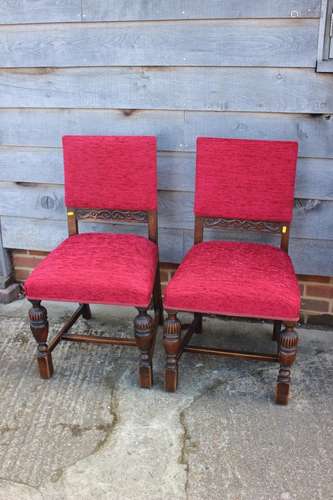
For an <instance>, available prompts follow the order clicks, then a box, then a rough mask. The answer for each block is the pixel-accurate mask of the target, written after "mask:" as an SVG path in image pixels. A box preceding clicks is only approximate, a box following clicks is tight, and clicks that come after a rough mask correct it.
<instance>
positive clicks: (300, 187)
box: [0, 146, 333, 200]
mask: <svg viewBox="0 0 333 500" xmlns="http://www.w3.org/2000/svg"><path fill="white" fill-rule="evenodd" d="M157 166H158V187H159V189H161V190H164V191H190V192H193V191H194V175H195V154H194V153H179V152H178V153H177V152H163V151H162V152H159V153H158V161H157ZM314 179H315V182H314ZM0 181H2V182H6V181H7V182H30V183H42V184H63V182H64V175H63V158H62V150H61V149H56V148H52V149H51V148H29V147H8V146H7V147H6V146H3V147H0ZM296 197H298V198H308V199H318V200H333V159H324V158H299V160H298V166H297V182H296Z"/></svg>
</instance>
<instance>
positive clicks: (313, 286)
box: [12, 250, 333, 325]
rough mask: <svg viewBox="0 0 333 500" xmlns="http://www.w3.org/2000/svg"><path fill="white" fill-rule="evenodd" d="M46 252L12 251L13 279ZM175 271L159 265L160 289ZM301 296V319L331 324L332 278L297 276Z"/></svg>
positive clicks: (25, 272) (173, 266) (25, 273)
mask: <svg viewBox="0 0 333 500" xmlns="http://www.w3.org/2000/svg"><path fill="white" fill-rule="evenodd" d="M46 255H47V252H38V251H34V250H13V251H12V262H13V267H14V272H15V279H16V281H18V282H22V281H24V280H25V279H26V278H27V277H28V276H29V274H30V272H31V271H32V269H34V268H35V267H36V266H37V265H38V264H39V262H41V260H42V259H43V258H44V257H45V256H46ZM176 269H177V265H176V264H168V263H163V264H161V282H162V289H164V287H165V286H166V284H167V283H168V281H169V280H170V278H171V277H172V275H173V274H174V272H175V271H176ZM298 280H299V284H300V289H301V294H302V319H303V321H305V322H309V323H314V324H315V323H318V324H320V323H327V324H331V325H332V324H333V278H329V277H324V276H298Z"/></svg>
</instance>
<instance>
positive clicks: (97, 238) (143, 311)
mask: <svg viewBox="0 0 333 500" xmlns="http://www.w3.org/2000/svg"><path fill="white" fill-rule="evenodd" d="M63 150H64V166H65V203H66V206H67V207H68V209H67V219H68V231H69V237H68V238H67V239H66V240H65V241H63V242H62V243H61V244H60V245H59V246H58V247H57V248H56V249H55V250H53V251H52V252H51V253H50V254H49V255H48V256H47V257H46V258H45V259H44V260H43V261H42V263H41V264H40V265H39V266H38V267H37V268H36V269H35V270H34V271H33V272H32V274H31V275H30V277H29V278H28V279H27V281H26V282H25V293H26V297H27V298H28V299H29V300H30V302H31V303H32V308H31V309H30V312H29V317H30V326H31V331H32V333H33V335H34V337H35V339H36V341H37V343H38V350H37V356H38V365H39V372H40V375H41V377H42V378H49V377H51V376H52V373H53V365H52V357H51V353H52V351H53V349H54V348H55V347H56V345H57V344H58V343H59V341H60V340H72V341H82V342H92V343H96V344H119V345H127V346H137V347H138V348H139V349H140V353H141V355H140V368H139V375H140V385H141V387H150V386H151V385H152V354H153V349H154V343H155V334H156V329H157V325H158V324H159V323H161V322H162V321H163V309H162V300H161V290H160V277H159V265H158V247H157V212H156V210H157V179H156V177H157V174H156V139H155V137H100V136H67V137H64V138H63ZM80 219H83V220H93V221H100V220H102V221H103V222H108V221H110V222H114V221H118V222H119V221H121V222H130V223H147V224H148V238H145V237H143V236H136V235H133V234H111V233H82V234H79V231H78V221H79V220H80ZM41 300H51V301H68V302H78V303H79V304H80V305H79V308H78V309H77V310H76V312H74V314H73V315H72V317H71V318H70V319H69V321H67V323H66V324H65V325H64V326H63V327H62V329H61V330H60V331H59V333H58V334H57V335H56V336H55V337H54V338H53V339H52V340H51V341H50V343H49V344H48V343H47V337H48V321H47V311H46V309H45V307H43V306H41ZM93 303H97V304H112V305H117V306H133V307H136V308H137V309H138V315H137V316H136V318H135V320H134V332H135V340H134V339H131V338H114V337H98V336H92V335H74V334H69V333H68V330H69V329H70V328H71V326H72V325H73V324H74V323H75V321H76V320H77V319H78V318H79V317H80V316H81V315H82V316H83V317H84V318H86V319H89V318H90V317H91V313H90V307H89V304H93ZM150 308H153V309H154V312H155V314H154V319H153V318H152V317H151V316H150V315H149V314H148V312H147V311H148V309H150Z"/></svg>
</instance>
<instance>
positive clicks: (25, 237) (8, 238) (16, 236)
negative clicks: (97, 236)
mask: <svg viewBox="0 0 333 500" xmlns="http://www.w3.org/2000/svg"><path fill="white" fill-rule="evenodd" d="M1 222H2V233H3V238H4V246H6V247H7V248H22V249H30V250H41V251H50V250H53V249H54V248H55V247H56V246H57V245H58V244H59V243H61V241H63V240H64V239H65V238H67V235H68V233H67V224H66V222H65V221H50V220H41V219H28V218H24V217H19V218H16V217H5V216H4V217H1ZM80 231H81V232H98V231H110V232H114V233H133V234H139V235H146V234H147V232H146V231H145V228H144V227H142V226H141V225H136V226H128V225H125V224H123V225H120V224H119V225H117V224H112V225H111V224H97V223H95V224H94V223H88V222H85V223H81V224H80ZM159 248H160V259H161V260H162V261H163V262H180V260H181V259H182V257H183V231H181V230H173V229H165V228H164V229H163V228H161V229H160V231H159Z"/></svg>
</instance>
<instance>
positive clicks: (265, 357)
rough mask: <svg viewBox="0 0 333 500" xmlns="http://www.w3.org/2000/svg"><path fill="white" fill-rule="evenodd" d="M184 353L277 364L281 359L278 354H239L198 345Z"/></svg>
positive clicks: (186, 347)
mask: <svg viewBox="0 0 333 500" xmlns="http://www.w3.org/2000/svg"><path fill="white" fill-rule="evenodd" d="M184 352H191V353H197V354H213V355H215V356H224V357H227V358H238V359H246V360H252V361H271V362H277V361H278V360H279V357H278V356H277V354H263V353H256V352H238V351H232V350H229V349H218V348H215V347H204V346H198V345H190V346H185V347H184Z"/></svg>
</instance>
